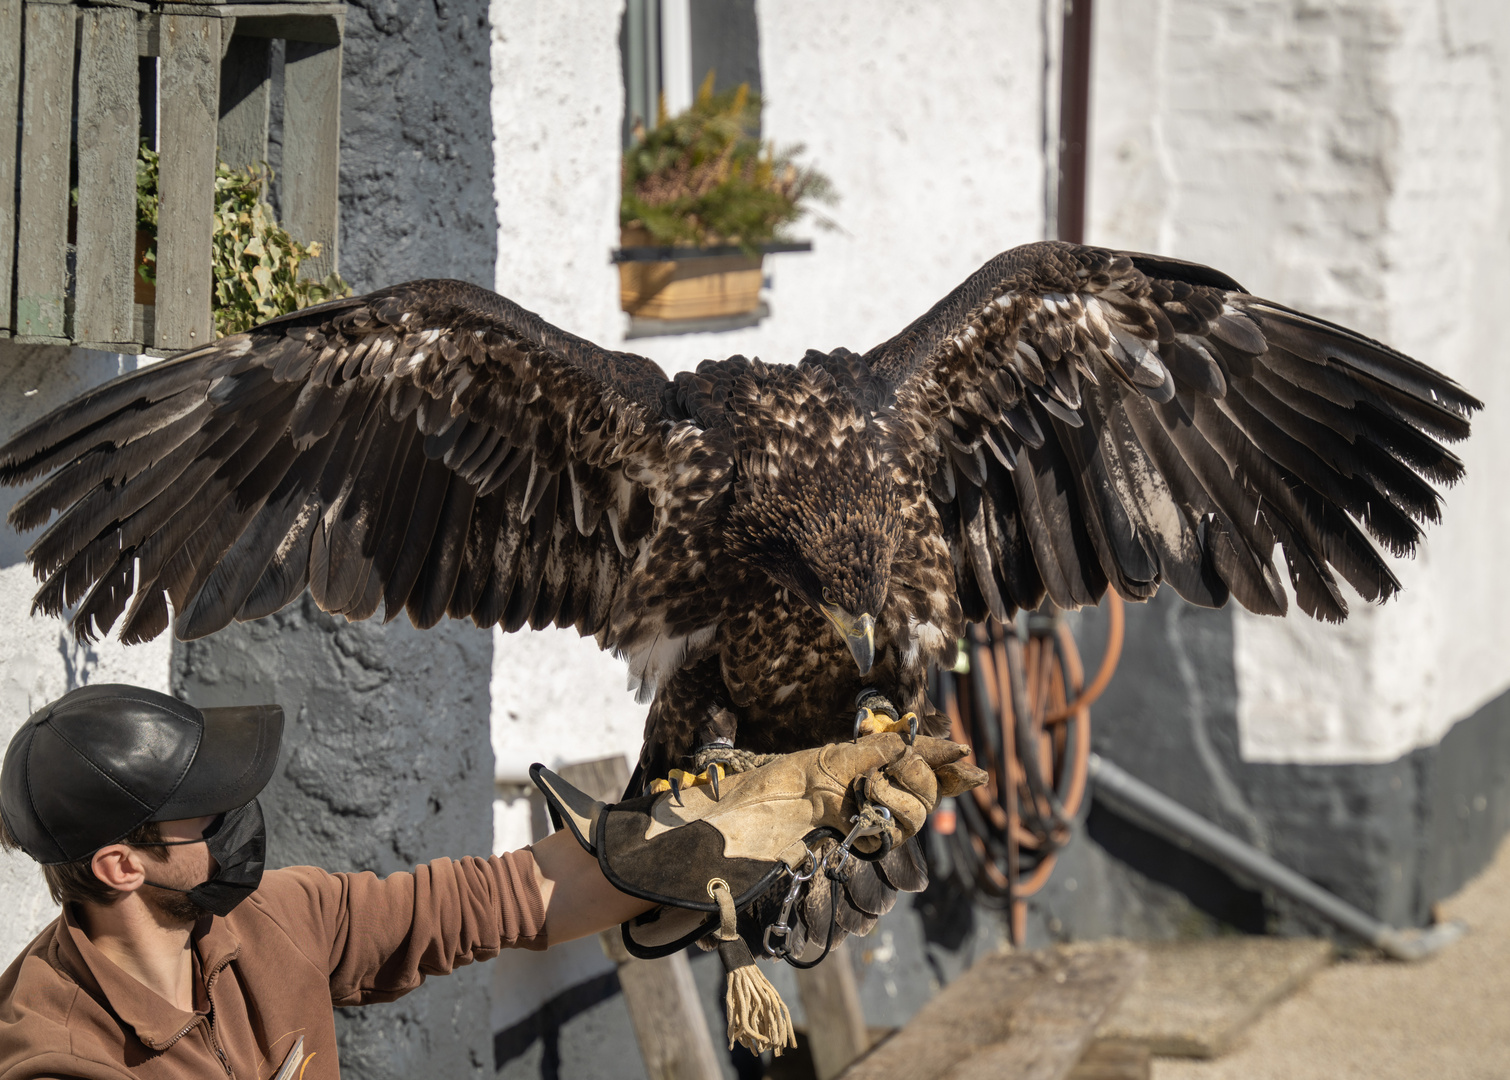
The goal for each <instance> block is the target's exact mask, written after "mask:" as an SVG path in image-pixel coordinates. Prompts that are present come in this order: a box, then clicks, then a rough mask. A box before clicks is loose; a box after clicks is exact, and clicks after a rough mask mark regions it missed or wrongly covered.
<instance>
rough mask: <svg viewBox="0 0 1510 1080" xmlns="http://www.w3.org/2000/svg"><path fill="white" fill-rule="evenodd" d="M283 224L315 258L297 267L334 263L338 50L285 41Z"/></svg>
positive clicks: (326, 269)
mask: <svg viewBox="0 0 1510 1080" xmlns="http://www.w3.org/2000/svg"><path fill="white" fill-rule="evenodd" d="M283 101H284V105H283V179H282V191H283V205H282V210H283V226H284V228H286V229H288V231H289V232H290V233H291V234H292V235H293V236H294V238H295V239H297V240H298V241H299V242H300V243H305V244H307V243H310V242H311V241H319V243H320V245H321V252H320V257H319V258H318V259H310V260H309V261H307V262H305V263H304V264H303V265H302V266H301V267H300V274H301V276H303V277H306V278H313V279H318V278H323V277H324V276H325V275H326V274H329V273H330V272H331V271H332V270H334V269H336V267H337V266H338V265H339V263H338V260H337V254H338V253H337V248H336V243H337V231H338V226H339V206H338V203H337V195H338V187H339V183H340V149H341V49H340V47H339V46H333V45H316V44H312V43H309V42H302V41H290V42H288V44H287V46H286V47H285V52H284V61H283Z"/></svg>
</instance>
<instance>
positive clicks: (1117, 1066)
mask: <svg viewBox="0 0 1510 1080" xmlns="http://www.w3.org/2000/svg"><path fill="white" fill-rule="evenodd" d="M1152 1057H1153V1055H1152V1054H1150V1053H1149V1052H1148V1047H1147V1046H1146V1045H1144V1044H1143V1043H1135V1042H1123V1041H1121V1040H1119V1039H1099V1038H1098V1039H1097V1040H1096V1041H1095V1042H1093V1043H1091V1044H1090V1046H1089V1047H1087V1048H1086V1051H1085V1053H1084V1054H1082V1055H1081V1057H1080V1060H1079V1061H1078V1062H1076V1064H1075V1067H1074V1068H1073V1069H1071V1070H1070V1075H1069V1076H1068V1077H1066V1078H1065V1080H1149V1078H1150V1077H1151V1076H1152V1075H1153V1062H1152Z"/></svg>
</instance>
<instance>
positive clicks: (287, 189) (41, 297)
mask: <svg viewBox="0 0 1510 1080" xmlns="http://www.w3.org/2000/svg"><path fill="white" fill-rule="evenodd" d="M345 11H346V8H345V5H344V4H342V3H333V2H312V3H228V4H194V3H156V4H147V3H140V2H135V0H116V2H114V3H112V2H111V0H104V2H102V3H94V4H90V5H88V6H84V5H81V4H76V3H73V2H72V0H0V130H15V126H16V123H17V120H18V119H19V122H20V128H21V133H22V134H21V139H20V141H19V155H18V154H17V153H16V149H17V147H16V143H15V142H12V141H8V140H0V199H4V204H3V212H0V337H14V338H15V339H16V340H17V341H22V342H36V343H48V344H58V345H81V346H86V347H91V348H101V349H108V350H111V351H115V352H141V351H149V352H157V353H165V352H172V351H175V350H178V349H185V348H192V347H194V346H196V345H202V344H205V343H206V342H208V341H210V340H212V339H213V324H212V322H211V318H210V296H211V291H212V281H211V250H210V244H211V236H212V231H213V217H212V214H213V205H214V184H215V150H216V146H217V144H218V145H219V146H220V147H221V148H222V152H223V154H224V156H225V159H226V161H227V163H229V164H231V165H237V166H242V165H248V164H252V163H254V162H256V161H260V160H261V159H262V158H264V157H265V156H266V154H267V125H268V101H269V97H270V93H271V87H270V77H271V64H270V60H269V43H270V41H271V40H274V39H282V40H284V41H286V42H287V46H286V63H285V74H284V94H285V99H286V103H287V104H286V107H285V110H284V143H283V175H282V191H283V200H282V201H283V223H284V225H285V226H286V227H287V228H288V229H289V231H290V232H292V233H293V234H294V235H295V236H296V237H298V238H299V239H300V240H301V241H305V242H308V241H316V240H317V241H319V242H320V243H321V244H322V245H323V247H324V251H323V254H322V256H321V257H320V258H319V259H316V260H309V261H308V262H307V263H306V264H305V266H304V267H303V270H304V272H305V273H306V274H308V275H310V276H315V277H323V276H324V275H325V274H327V273H329V272H330V271H331V270H332V269H334V268H335V265H336V257H337V248H336V242H337V228H336V227H337V204H336V184H337V176H338V164H339V163H338V157H337V154H338V151H339V141H340V139H339V135H340V131H339V125H340V83H341V37H342V31H343V27H344V19H345ZM23 55H24V57H25V60H24V65H23V61H22V57H23ZM143 58H150V59H155V60H156V63H155V64H151V65H143V64H142V63H141V61H142V59H143ZM75 67H77V71H78V77H77V80H75V78H74V71H75ZM144 99H145V100H144ZM75 101H76V102H77V115H78V128H77V137H74V133H73V130H72V119H73V115H74V112H75ZM144 114H145V115H146V116H147V117H148V118H149V123H148V125H146V126H147V127H148V128H149V129H150V128H151V126H152V125H151V121H152V120H154V119H155V121H156V130H155V136H156V143H157V146H158V149H159V152H160V153H161V163H160V176H159V196H160V199H161V210H160V213H159V227H158V237H157V268H158V284H157V289H156V291H155V295H152V294H143V293H142V292H141V290H139V289H138V288H137V284H138V282H139V280H140V279H139V278H138V277H137V275H136V266H137V264H138V261H139V259H140V243H139V240H138V237H137V233H136V153H137V144H138V140H139V138H140V136H141V134H142V133H143V127H144V125H143V123H142V118H143V116H144ZM75 171H76V175H77V177H78V188H77V205H76V206H75V207H73V208H72V211H71V210H70V203H71V202H72V201H73V199H72V195H71V192H70V190H69V177H70V174H71V173H72V172H75ZM70 247H71V248H72V252H70ZM70 253H71V254H72V255H73V259H72V266H70V259H69V256H70ZM13 297H14V302H12V298H13ZM148 300H150V301H151V304H150V305H149V304H147V303H145V301H148Z"/></svg>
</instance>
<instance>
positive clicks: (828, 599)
mask: <svg viewBox="0 0 1510 1080" xmlns="http://www.w3.org/2000/svg"><path fill="white" fill-rule="evenodd" d="M823 602H824V603H826V604H832V603H833V602H834V598H833V597H831V596H829V595H828V586H827V585H825V586H823Z"/></svg>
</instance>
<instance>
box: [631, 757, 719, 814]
mask: <svg viewBox="0 0 1510 1080" xmlns="http://www.w3.org/2000/svg"><path fill="white" fill-rule="evenodd" d="M727 772H728V770H727V769H726V768H725V766H724V765H723V764H722V763H720V762H711V763H710V764H709V765H708V767H707V768H706V769H704V770H703V771H702V772H700V773H692V772H688V771H687V770H686V769H672V770H671V771H670V772H668V773H667V774H666V778H665V779H664V780H652V781H650V789H649V790H650V793H651V794H652V795H660V794H662V793H663V792H667V791H669V792H671V799H672V801H673V802H675V803H676V805H677V806H682V805H684V804H683V802H682V789H684V788H689V787H703V786H707V787H711V788H712V789H713V801H714V802H717V801H718V798H719V790H718V784H719V781H720V780H722V779H723V778H724V776H725V775H726V774H727Z"/></svg>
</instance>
